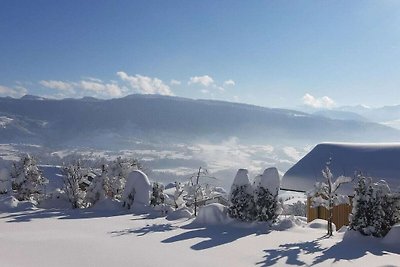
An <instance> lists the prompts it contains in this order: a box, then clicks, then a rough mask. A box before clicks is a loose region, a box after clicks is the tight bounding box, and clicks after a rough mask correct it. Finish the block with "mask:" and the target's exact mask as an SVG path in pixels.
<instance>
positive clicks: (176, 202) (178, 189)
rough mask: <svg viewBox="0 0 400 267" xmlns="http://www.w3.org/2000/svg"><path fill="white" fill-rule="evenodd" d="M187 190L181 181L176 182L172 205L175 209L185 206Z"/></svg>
mask: <svg viewBox="0 0 400 267" xmlns="http://www.w3.org/2000/svg"><path fill="white" fill-rule="evenodd" d="M184 193H185V191H184V190H183V186H182V184H181V183H179V182H175V190H174V195H173V196H172V202H173V203H172V206H173V207H174V208H175V209H178V208H183V207H184V206H185V200H184V199H183V196H184Z"/></svg>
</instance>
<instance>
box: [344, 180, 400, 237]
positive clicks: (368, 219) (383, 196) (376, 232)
mask: <svg viewBox="0 0 400 267" xmlns="http://www.w3.org/2000/svg"><path fill="white" fill-rule="evenodd" d="M399 208H400V203H399V198H398V197H397V196H396V194H392V193H391V192H390V188H389V186H388V185H387V183H386V182H385V181H383V180H381V181H379V182H378V183H372V180H371V178H365V177H363V176H360V177H359V182H358V185H357V187H356V188H355V197H354V199H353V210H352V214H351V222H350V228H351V229H353V230H356V231H359V232H360V233H362V234H363V235H373V236H376V237H383V236H385V235H386V234H387V233H388V232H389V230H390V229H391V227H392V226H393V225H394V224H396V223H398V222H399V221H400V217H399V215H400V214H399Z"/></svg>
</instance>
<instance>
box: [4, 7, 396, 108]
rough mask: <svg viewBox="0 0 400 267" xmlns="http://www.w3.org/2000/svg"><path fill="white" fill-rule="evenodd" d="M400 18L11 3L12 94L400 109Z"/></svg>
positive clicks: (391, 12) (378, 12)
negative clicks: (149, 96)
mask: <svg viewBox="0 0 400 267" xmlns="http://www.w3.org/2000/svg"><path fill="white" fill-rule="evenodd" d="M399 25H400V2H399V1H395V0H380V1H367V0H366V1H322V0H321V1H301V0H299V1H290V0H287V1H285V0H283V1H215V0H210V1H209V0H202V1H183V0H182V1H172V0H171V1H162V0H160V1H152V0H146V1H102V0H96V1H95V0H86V1H75V0H68V1H63V0H60V1H40V0H37V1H29V0H26V1H22V0H21V1H15V0H10V1H9V0H3V1H1V8H0V96H12V97H20V96H22V95H24V94H33V95H40V96H45V97H50V98H64V97H75V98H79V97H83V96H93V97H98V98H115V97H123V96H125V95H128V94H132V93H144V94H163V95H174V96H180V97H188V98H202V99H217V100H227V101H233V102H243V103H249V104H255V105H260V106H267V107H286V108H294V107H300V106H308V107H313V108H334V107H339V106H344V105H367V106H373V107H379V106H384V105H396V104H400V97H399V95H400V94H399V93H398V92H399V88H400V75H399V74H400V27H399Z"/></svg>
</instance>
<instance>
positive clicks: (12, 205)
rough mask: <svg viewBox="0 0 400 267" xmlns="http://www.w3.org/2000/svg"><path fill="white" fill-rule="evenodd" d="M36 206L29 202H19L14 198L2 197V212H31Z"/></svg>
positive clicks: (0, 198)
mask: <svg viewBox="0 0 400 267" xmlns="http://www.w3.org/2000/svg"><path fill="white" fill-rule="evenodd" d="M34 208H35V205H34V204H33V203H32V202H29V201H19V200H18V199H16V198H15V197H14V196H3V197H0V211H1V212H13V211H16V210H31V209H34Z"/></svg>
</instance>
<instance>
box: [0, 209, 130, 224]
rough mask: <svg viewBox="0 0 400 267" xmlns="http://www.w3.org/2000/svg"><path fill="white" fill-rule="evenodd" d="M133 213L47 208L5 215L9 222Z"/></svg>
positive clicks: (88, 217)
mask: <svg viewBox="0 0 400 267" xmlns="http://www.w3.org/2000/svg"><path fill="white" fill-rule="evenodd" d="M124 214H131V212H129V211H128V210H126V211H125V210H120V211H102V210H92V209H90V208H89V209H45V210H42V209H40V210H30V211H23V212H16V213H12V214H9V215H6V216H3V217H0V218H2V219H8V220H7V222H30V221H32V220H34V219H46V218H58V219H90V218H101V217H112V216H119V215H124Z"/></svg>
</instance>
